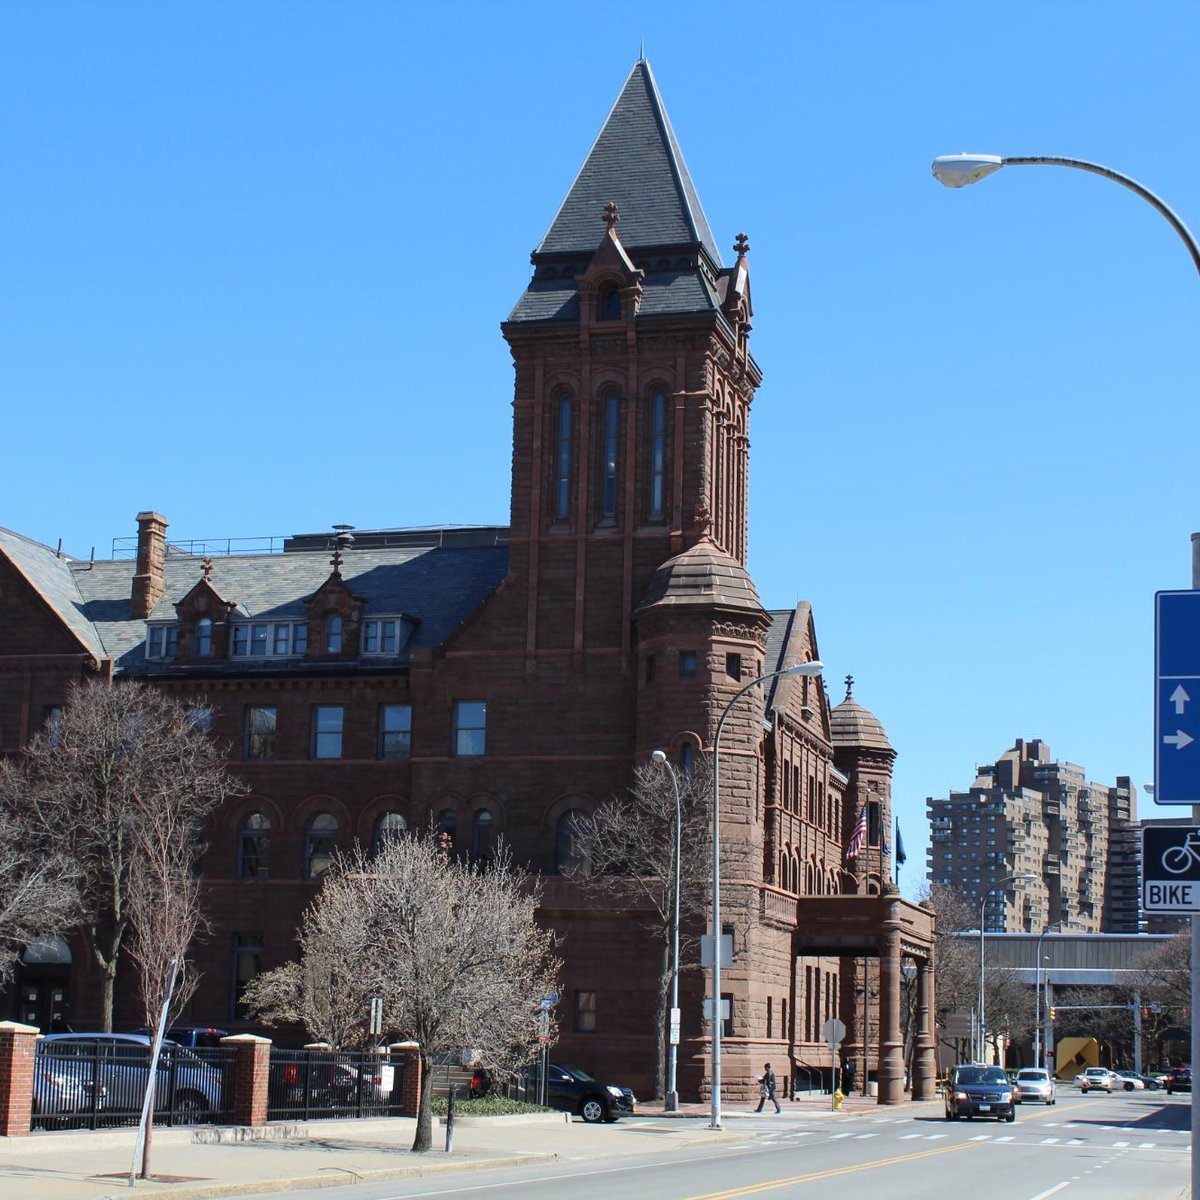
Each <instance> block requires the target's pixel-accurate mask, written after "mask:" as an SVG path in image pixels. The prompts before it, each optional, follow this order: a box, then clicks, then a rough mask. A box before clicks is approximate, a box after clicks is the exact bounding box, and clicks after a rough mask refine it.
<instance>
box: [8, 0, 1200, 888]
mask: <svg viewBox="0 0 1200 1200" xmlns="http://www.w3.org/2000/svg"><path fill="white" fill-rule="evenodd" d="M642 38H644V39H645V46H646V54H647V57H648V58H649V59H650V61H651V63H652V65H653V68H654V71H655V74H656V77H657V79H658V82H659V85H660V87H661V89H662V92H663V95H664V98H665V101H666V104H667V108H668V111H669V112H670V114H671V118H672V121H673V123H674V125H675V129H676V132H677V134H678V135H679V138H680V141H681V144H682V146H683V150H684V154H685V156H686V158H687V161H688V165H689V167H690V169H691V173H692V175H693V178H694V179H695V181H696V185H697V187H698V189H699V192H700V196H701V199H702V201H703V203H704V207H705V210H706V212H707V215H708V218H709V221H710V223H711V224H712V226H713V229H714V231H715V232H716V236H717V239H718V242H719V244H721V245H722V246H729V245H732V241H733V237H734V235H735V234H736V233H737V232H738V231H739V230H743V229H744V230H745V231H746V232H747V233H748V234H749V236H750V241H751V244H752V251H751V256H750V261H751V268H752V277H753V285H754V301H755V307H756V316H755V322H754V334H753V340H752V348H753V351H754V353H755V355H756V357H757V359H758V361H759V363H760V364H761V366H762V367H763V370H764V372H765V382H764V384H763V387H762V389H761V391H760V392H759V394H758V398H757V400H756V402H755V405H754V410H753V416H752V423H751V437H752V456H751V495H750V501H751V541H750V567H751V571H752V574H753V575H754V578H755V580H756V582H757V584H758V587H759V590H760V593H761V595H762V597H763V600H764V602H765V603H766V604H767V605H768V606H770V607H787V606H789V605H791V604H793V603H794V602H795V601H796V600H797V599H800V598H805V599H809V600H811V601H812V602H813V604H814V606H815V615H816V621H817V631H818V637H819V640H820V649H821V654H822V657H823V659H824V660H825V662H826V663H827V664H828V677H829V678H830V680H831V681H839V680H840V679H841V677H842V676H843V675H845V674H846V672H847V671H849V672H852V673H853V674H854V676H855V678H856V680H857V683H856V685H855V694H856V697H857V698H858V699H859V700H860V701H861V702H862V703H863V704H866V705H867V706H868V707H870V708H871V709H872V710H873V711H874V712H875V713H876V714H877V715H878V716H879V717H880V718H881V720H882V721H883V722H884V724H885V726H886V728H887V730H888V733H889V735H890V737H891V739H892V741H893V743H894V745H895V746H896V748H897V750H898V751H899V758H898V759H897V763H896V774H895V795H896V809H897V812H898V814H899V817H900V820H901V823H902V827H903V830H904V837H905V842H906V846H907V849H908V851H909V862H908V866H907V867H906V868H905V872H904V876H903V883H904V887H905V890H906V891H910V892H911V891H913V890H915V889H916V887H917V886H918V885H919V883H920V881H921V880H922V879H923V878H924V851H925V842H926V835H925V814H924V801H925V797H926V796H928V795H944V794H946V792H947V791H948V790H949V789H951V788H957V787H965V786H967V785H968V784H969V783H970V781H971V779H972V777H973V773H974V764H975V763H977V762H986V761H990V760H992V759H994V758H995V757H996V756H997V755H999V754H1000V753H1001V752H1002V751H1003V750H1004V749H1005V748H1006V747H1007V746H1008V745H1010V744H1011V742H1012V740H1013V739H1014V738H1016V737H1042V738H1044V739H1046V740H1047V741H1048V742H1049V744H1050V746H1051V747H1052V749H1053V750H1054V752H1055V754H1056V755H1057V756H1058V757H1061V758H1066V759H1069V760H1071V761H1073V762H1077V763H1081V764H1083V765H1084V766H1086V767H1087V768H1088V772H1089V775H1090V776H1091V777H1092V778H1094V779H1098V780H1101V781H1108V782H1111V781H1112V779H1113V778H1114V777H1115V776H1116V775H1117V774H1128V775H1131V776H1132V777H1133V778H1134V780H1135V782H1138V783H1141V782H1142V781H1144V780H1146V779H1148V778H1149V777H1150V769H1151V754H1152V737H1153V730H1152V686H1151V685H1152V643H1153V617H1152V612H1153V609H1152V597H1153V593H1154V591H1155V590H1156V589H1158V588H1172V587H1187V586H1189V583H1190V574H1189V556H1190V548H1189V535H1190V533H1191V531H1192V530H1193V528H1196V527H1197V526H1200V514H1198V513H1197V511H1196V503H1195V502H1196V491H1197V489H1196V457H1197V443H1198V439H1197V433H1198V428H1197V426H1198V418H1197V413H1198V408H1197V404H1196V391H1197V354H1196V347H1197V342H1198V339H1197V329H1198V327H1200V279H1198V278H1197V275H1196V271H1195V269H1194V268H1193V266H1192V264H1191V262H1190V260H1189V258H1188V256H1187V254H1186V252H1185V250H1184V247H1183V245H1182V243H1181V242H1180V241H1179V240H1178V238H1177V237H1176V235H1175V234H1174V233H1173V232H1172V230H1171V229H1170V227H1169V226H1168V225H1167V223H1166V222H1165V221H1163V220H1162V218H1161V217H1160V216H1158V214H1156V213H1155V212H1154V211H1153V210H1152V209H1151V208H1150V207H1149V206H1148V205H1146V204H1145V203H1144V202H1143V201H1141V200H1139V199H1138V198H1137V197H1135V196H1133V195H1132V194H1131V193H1129V192H1127V191H1125V190H1124V189H1122V188H1120V187H1118V186H1116V185H1114V184H1112V183H1110V182H1107V181H1105V180H1102V179H1098V178H1096V177H1093V176H1090V175H1086V174H1084V173H1082V172H1076V171H1069V170H1063V169H1054V168H1043V167H1014V168H1011V169H1008V170H1005V171H1002V172H1001V173H1000V174H999V175H997V176H995V177H994V178H991V179H988V180H986V181H984V182H983V183H981V184H979V185H978V186H976V187H974V188H970V189H967V190H966V191H962V192H949V191H946V190H944V189H942V188H941V187H940V186H939V185H938V184H936V183H935V182H934V181H933V180H932V179H931V177H930V173H929V162H930V160H931V158H932V157H933V156H934V155H935V154H941V153H949V152H954V151H959V150H970V151H983V152H991V153H999V154H1014V155H1019V154H1062V155H1068V156H1072V157H1078V158H1084V159H1092V160H1096V161H1100V162H1103V163H1107V164H1109V165H1110V166H1112V167H1114V168H1116V169H1118V170H1121V171H1124V172H1125V173H1127V174H1130V175H1132V176H1134V177H1135V178H1137V179H1139V180H1141V181H1142V182H1143V183H1144V184H1146V185H1147V186H1149V187H1150V188H1152V189H1153V190H1155V191H1156V192H1158V193H1159V194H1160V195H1162V196H1163V197H1164V198H1165V199H1166V200H1167V201H1168V202H1169V203H1170V204H1172V205H1173V206H1174V207H1175V208H1176V209H1177V211H1178V212H1179V213H1180V214H1181V215H1182V216H1183V218H1184V219H1185V220H1190V221H1191V222H1192V223H1193V225H1194V226H1200V154H1198V153H1197V152H1196V132H1195V117H1196V111H1197V99H1198V97H1197V91H1198V89H1197V71H1196V64H1195V55H1194V48H1195V46H1196V45H1197V43H1198V40H1200V7H1198V6H1196V5H1195V4H1194V3H1188V4H1185V3H1170V2H1168V0H1158V2H1157V3H1155V4H1152V5H1135V4H1114V3H1104V2H1103V0H1091V2H1089V3H1062V2H1059V3H1053V2H1045V0H1043V2H1040V3H1020V2H1008V3H997V2H990V3H989V2H986V0H974V2H973V3H961V2H960V3H949V4H943V3H905V2H902V0H891V2H886V3H866V2H858V3H856V2H854V0H842V2H839V3H804V2H795V0H794V2H792V3H787V4H768V3H758V4H755V3H746V4H739V5H736V6H731V5H721V4H713V3H703V2H700V0H690V2H689V3H666V2H663V3H657V4H649V3H642V4H627V3H622V2H621V0H609V2H607V3H605V4H590V3H589V4H585V3H567V2H565V0H563V2H560V3H556V4H536V3H518V2H514V3H509V4H503V5H501V4H485V3H477V4H472V3H462V2H459V3H454V2H444V3H442V4H439V5H437V6H429V5H421V6H417V5H407V4H402V3H398V2H397V3H386V4H372V3H336V4H335V3H287V4H282V3H266V2H260V3H254V4H232V3H219V2H216V3H204V4H198V3H186V2H179V3H173V4H169V5H163V4H152V3H143V4H134V3H121V2H119V0H113V2H110V3H106V4H72V3H66V2H59V3H54V4H43V3H33V2H30V0H27V2H21V0H9V2H8V3H7V4H5V5H3V6H2V7H0V103H2V108H3V111H4V113H5V120H4V122H3V124H2V125H0V155H2V160H3V163H4V174H5V184H4V186H3V188H0V228H2V229H3V241H2V243H0V245H2V248H0V403H2V404H3V412H4V420H3V426H2V429H3V446H4V449H5V454H4V464H5V469H4V481H5V482H4V487H3V504H2V505H0V523H2V524H4V525H6V526H8V527H10V528H13V529H17V530H19V531H21V532H23V533H25V534H27V535H29V536H32V537H35V538H38V539H40V540H42V541H45V542H47V543H49V544H51V545H53V544H55V542H56V540H57V539H58V538H60V537H61V538H63V539H64V544H65V547H66V549H67V550H68V552H71V553H74V554H77V555H87V554H88V552H89V549H90V547H91V546H93V545H94V546H95V547H96V550H97V553H98V554H100V555H102V556H103V555H107V554H108V552H109V546H110V543H111V539H112V538H113V537H124V536H129V535H131V534H132V533H133V532H134V520H133V518H134V514H136V513H137V512H138V511H139V510H141V509H145V508H155V509H157V510H159V511H161V512H163V513H165V514H166V515H167V516H168V517H169V518H170V521H171V533H172V535H173V536H176V537H179V538H204V537H217V536H220V537H226V536H258V535H268V534H288V533H293V532H300V531H311V530H319V529H324V528H327V527H329V526H330V525H331V524H333V523H336V522H348V523H351V524H354V525H357V526H359V527H361V528H369V527H379V526H388V525H433V524H440V523H448V522H478V523H490V522H498V523H502V522H505V521H506V520H507V516H508V488H509V444H510V418H511V409H510V402H511V389H512V368H511V362H510V360H509V356H508V352H507V349H506V347H505V345H504V343H503V341H502V339H501V337H500V334H499V329H498V325H499V322H500V321H501V320H503V319H504V317H505V316H506V315H507V313H508V311H509V309H510V308H511V306H512V305H513V304H514V303H515V301H516V299H517V297H518V296H519V295H520V292H521V290H522V287H523V285H524V283H525V281H526V279H527V277H528V270H529V267H528V256H529V252H530V250H531V249H532V248H533V247H534V246H535V245H536V244H537V242H538V240H539V239H540V237H541V235H542V234H543V232H544V231H545V229H546V227H547V225H548V224H549V222H550V219H551V217H552V216H553V214H554V212H555V209H556V207H557V205H558V203H559V201H560V200H561V198H562V196H563V195H564V193H565V191H566V189H567V187H568V186H569V184H570V182H571V179H572V178H573V176H574V173H575V171H576V170H577V169H578V167H579V165H580V163H581V162H582V160H583V157H584V154H585V153H586V151H587V149H588V146H589V145H590V144H591V141H592V138H593V137H594V136H595V134H596V132H597V130H598V129H599V127H600V124H601V123H602V121H603V119H604V116H605V114H606V113H607V111H608V108H609V106H610V105H611V103H612V101H613V99H614V98H615V96H616V94H617V91H618V90H619V88H620V86H621V84H622V82H623V80H624V78H625V76H626V74H627V73H628V71H629V69H630V67H631V65H632V64H633V61H634V60H635V58H636V57H637V54H638V47H639V42H640V40H641V39H642ZM729 257H730V258H732V254H730V256H729ZM831 691H832V695H833V699H834V701H835V702H837V701H839V700H840V699H841V698H842V695H843V689H842V687H841V685H840V683H836V682H834V683H832V686H831ZM1140 805H1141V810H1142V813H1143V815H1145V814H1147V813H1149V812H1151V811H1152V809H1153V805H1152V804H1151V802H1150V800H1149V799H1148V798H1147V797H1145V796H1142V797H1141V801H1140Z"/></svg>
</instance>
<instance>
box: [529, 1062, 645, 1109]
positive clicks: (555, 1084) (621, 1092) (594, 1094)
mask: <svg viewBox="0 0 1200 1200" xmlns="http://www.w3.org/2000/svg"><path fill="white" fill-rule="evenodd" d="M524 1081H525V1083H526V1085H527V1087H528V1094H529V1095H530V1096H534V1095H536V1094H537V1083H538V1068H537V1066H531V1067H526V1068H525V1071H524ZM546 1093H547V1095H546V1103H547V1104H549V1105H550V1107H551V1108H557V1109H561V1110H562V1111H563V1112H569V1113H577V1114H578V1115H579V1116H581V1117H582V1118H583V1119H584V1120H585V1121H587V1122H588V1123H589V1124H594V1123H595V1122H597V1121H615V1120H616V1119H617V1118H618V1117H631V1116H633V1106H634V1104H635V1103H636V1099H635V1097H634V1094H633V1092H631V1091H630V1090H629V1088H626V1087H617V1086H615V1085H614V1084H611V1083H601V1082H600V1081H599V1080H598V1079H593V1078H592V1076H591V1075H589V1074H588V1073H587V1072H586V1071H581V1070H580V1069H579V1068H578V1067H561V1066H559V1065H558V1064H557V1063H549V1064H548V1065H547V1067H546Z"/></svg>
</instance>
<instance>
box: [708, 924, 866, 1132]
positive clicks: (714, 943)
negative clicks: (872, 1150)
mask: <svg viewBox="0 0 1200 1200" xmlns="http://www.w3.org/2000/svg"><path fill="white" fill-rule="evenodd" d="M714 944H715V943H714ZM853 1136H854V1134H852V1133H831V1134H830V1135H829V1140H830V1141H831V1142H840V1141H841V1140H842V1138H848V1137H853Z"/></svg>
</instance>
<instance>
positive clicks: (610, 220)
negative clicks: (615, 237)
mask: <svg viewBox="0 0 1200 1200" xmlns="http://www.w3.org/2000/svg"><path fill="white" fill-rule="evenodd" d="M620 219H621V213H620V210H619V209H618V208H617V202H616V201H615V200H610V201H609V202H608V203H607V204H606V205H605V206H604V224H605V225H607V226H608V228H609V229H614V228H615V227H616V224H617V222H618V221H619V220H620Z"/></svg>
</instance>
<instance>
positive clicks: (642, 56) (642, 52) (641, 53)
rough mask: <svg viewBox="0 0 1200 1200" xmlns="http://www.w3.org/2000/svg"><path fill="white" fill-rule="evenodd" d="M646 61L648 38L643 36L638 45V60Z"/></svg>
mask: <svg viewBox="0 0 1200 1200" xmlns="http://www.w3.org/2000/svg"><path fill="white" fill-rule="evenodd" d="M645 61H646V39H645V38H642V40H641V44H640V45H639V46H638V62H645Z"/></svg>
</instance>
